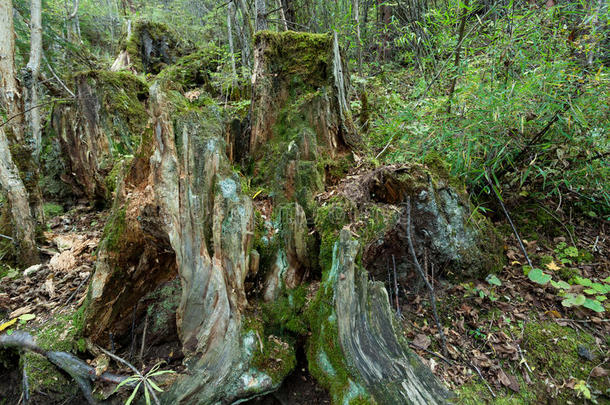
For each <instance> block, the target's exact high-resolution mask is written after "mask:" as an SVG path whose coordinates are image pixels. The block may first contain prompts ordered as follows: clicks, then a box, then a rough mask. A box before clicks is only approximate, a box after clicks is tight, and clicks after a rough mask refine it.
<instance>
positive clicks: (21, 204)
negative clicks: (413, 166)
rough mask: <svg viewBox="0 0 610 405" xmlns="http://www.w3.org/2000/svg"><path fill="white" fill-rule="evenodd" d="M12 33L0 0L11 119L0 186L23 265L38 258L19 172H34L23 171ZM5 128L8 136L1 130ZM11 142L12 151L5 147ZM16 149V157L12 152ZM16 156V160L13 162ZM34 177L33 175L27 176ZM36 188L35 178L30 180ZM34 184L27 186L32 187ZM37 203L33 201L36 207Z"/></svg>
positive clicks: (2, 77)
mask: <svg viewBox="0 0 610 405" xmlns="http://www.w3.org/2000/svg"><path fill="white" fill-rule="evenodd" d="M14 58H15V34H14V30H13V7H12V2H11V1H10V0H2V1H1V2H0V105H1V106H2V107H3V109H4V111H5V112H6V115H7V117H12V119H11V121H10V122H9V123H8V124H7V125H5V127H4V128H1V129H0V154H1V155H2V156H1V157H2V159H1V160H2V162H1V163H0V172H1V173H0V176H1V181H2V187H3V188H4V189H5V190H6V191H7V194H8V198H9V203H10V205H11V214H12V218H13V224H14V234H15V238H14V239H15V241H16V242H17V243H18V248H19V251H18V257H19V259H20V261H21V262H23V263H24V264H35V263H37V262H38V261H39V256H38V251H37V249H36V242H35V221H34V218H33V216H32V211H31V208H30V195H29V194H28V190H27V189H26V185H25V184H24V182H23V181H22V179H21V177H20V175H19V173H20V170H19V169H20V168H21V169H22V170H23V169H26V170H23V171H25V173H35V172H31V171H30V170H27V169H29V168H31V167H32V166H33V167H35V165H32V162H31V155H30V153H29V148H26V147H25V142H26V139H25V132H24V121H23V104H22V100H21V92H20V88H19V85H18V83H17V77H16V73H15V59H14ZM5 130H8V131H9V136H7V134H6V133H5ZM9 138H10V140H11V141H12V144H13V145H12V146H13V148H12V151H11V149H10V148H9ZM15 152H17V156H14V155H13V153H15ZM14 158H15V159H18V161H15V160H14ZM31 178H32V179H37V176H31ZM33 184H34V187H36V181H35V180H34V181H33ZM34 187H31V188H32V189H33V188H34ZM38 205H39V204H33V206H38Z"/></svg>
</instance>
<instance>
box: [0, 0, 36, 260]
mask: <svg viewBox="0 0 610 405" xmlns="http://www.w3.org/2000/svg"><path fill="white" fill-rule="evenodd" d="M2 2H3V3H5V2H6V0H3V1H2ZM0 186H2V188H3V189H4V190H5V191H6V193H7V195H8V200H9V205H10V207H11V216H12V218H13V238H14V240H15V242H17V249H18V251H17V256H18V258H19V262H20V263H21V264H22V265H24V266H30V265H33V264H36V263H38V262H39V261H40V259H39V256H38V250H37V249H36V239H35V235H36V227H35V224H34V219H33V218H32V215H31V214H30V205H29V203H28V193H27V191H26V189H25V186H24V185H23V181H21V177H19V169H17V166H16V165H15V163H14V162H13V159H12V157H11V153H10V150H9V146H8V140H7V139H6V134H5V133H4V129H3V128H0Z"/></svg>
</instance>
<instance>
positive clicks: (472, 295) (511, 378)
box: [0, 202, 610, 405]
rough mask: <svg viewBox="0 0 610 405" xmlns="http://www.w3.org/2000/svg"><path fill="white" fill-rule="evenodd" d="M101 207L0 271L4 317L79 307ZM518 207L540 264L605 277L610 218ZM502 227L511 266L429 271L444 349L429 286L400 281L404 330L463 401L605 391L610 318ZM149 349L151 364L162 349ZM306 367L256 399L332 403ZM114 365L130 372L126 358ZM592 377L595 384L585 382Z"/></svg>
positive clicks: (39, 321) (73, 215) (65, 224)
mask: <svg viewBox="0 0 610 405" xmlns="http://www.w3.org/2000/svg"><path fill="white" fill-rule="evenodd" d="M519 206H521V207H523V206H527V204H523V202H521V203H517V202H515V203H514V204H513V208H514V210H515V212H517V211H518V210H517V208H516V207H519ZM544 210H545V211H542V212H549V211H548V210H549V209H548V208H546V207H544ZM106 217H107V212H106V211H101V212H96V211H94V210H92V209H90V208H88V207H86V206H78V207H76V208H74V209H72V210H70V211H69V212H67V213H65V214H62V215H59V216H56V217H54V218H52V219H51V220H50V221H49V224H50V225H49V228H48V230H47V231H46V232H45V239H46V240H47V244H45V245H44V246H43V247H42V248H41V251H42V253H43V254H44V255H45V256H46V257H47V260H46V261H45V262H44V263H43V264H42V265H39V266H35V267H33V268H30V269H28V270H26V271H25V272H24V273H23V274H21V273H15V271H11V272H9V273H8V274H6V275H5V276H4V278H3V279H2V283H0V317H1V318H3V319H12V318H14V317H16V316H19V315H23V314H34V315H36V318H35V319H33V320H31V321H29V322H30V324H29V325H28V326H29V327H43V326H44V325H45V324H46V323H48V322H49V320H50V319H51V318H57V317H58V316H62V314H70V313H74V312H75V311H76V310H77V308H78V307H79V306H80V304H82V302H83V301H84V299H85V296H86V285H87V282H88V280H89V278H90V277H91V275H92V271H93V268H94V262H95V253H96V248H97V246H98V244H99V241H100V237H101V234H102V231H103V225H104V224H105V220H106ZM515 217H516V221H515V222H516V224H517V228H518V229H521V230H522V231H523V236H522V238H523V242H524V245H525V247H526V250H527V252H528V255H529V257H530V259H531V260H532V262H533V264H534V267H537V268H541V269H542V270H543V271H544V273H545V274H549V275H550V276H551V277H552V278H553V279H555V280H557V281H559V280H565V281H566V282H567V281H570V282H571V283H573V282H574V277H580V279H589V280H602V279H606V282H608V279H607V277H608V276H610V258H609V257H608V254H607V252H608V251H609V249H610V236H609V231H610V224H608V223H607V222H605V221H603V220H596V219H593V218H589V217H586V216H583V217H580V218H572V219H571V220H570V218H569V217H568V218H564V217H563V215H562V213H561V212H555V213H554V214H552V217H549V216H545V219H547V220H549V221H547V222H544V223H538V222H536V216H535V215H533V214H532V213H531V212H527V210H525V211H523V212H520V213H519V214H516V215H515ZM549 218H550V219H549ZM496 226H497V227H498V229H500V230H501V232H502V234H503V235H504V237H505V246H504V248H505V254H506V265H505V266H504V268H503V270H502V271H500V272H499V273H498V274H497V279H496V278H493V279H492V278H489V277H488V279H487V280H473V281H470V282H464V283H461V284H450V283H448V282H446V281H444V280H443V279H442V278H441V277H434V278H431V281H432V282H433V285H434V293H435V301H436V304H437V305H438V307H439V318H440V319H439V321H440V323H441V324H442V325H443V330H444V335H445V336H446V340H447V344H446V352H445V353H444V354H443V352H444V349H443V345H442V344H441V339H440V335H439V334H438V330H437V327H436V323H435V319H434V315H433V313H432V310H431V306H430V300H429V295H428V292H427V291H426V290H425V289H423V288H422V289H420V290H418V291H414V290H411V289H409V288H403V286H401V287H400V289H401V291H402V293H399V298H400V315H399V318H400V319H401V320H402V322H403V325H404V326H405V328H404V330H405V331H406V332H405V337H406V338H407V339H408V341H409V342H411V344H412V347H413V348H414V349H415V351H416V352H417V353H418V354H419V356H420V357H421V358H422V360H423V361H424V363H426V364H427V365H428V366H429V367H430V368H431V369H432V370H433V372H434V373H435V374H436V375H437V376H438V377H439V378H440V379H442V381H444V382H445V384H446V385H447V386H449V387H450V388H451V389H453V390H455V392H457V393H458V401H459V402H462V403H480V402H481V401H482V400H488V401H490V402H494V401H493V400H494V398H504V399H508V400H509V402H510V400H513V401H516V402H515V403H527V402H530V403H531V402H535V401H536V400H535V399H534V398H538V399H539V398H541V397H546V398H550V399H553V398H555V400H556V401H559V403H563V402H567V401H570V400H573V399H574V398H579V397H587V396H589V398H593V399H595V398H596V397H597V398H598V399H600V400H602V399H603V398H606V399H607V398H608V397H607V395H608V393H607V392H604V391H605V390H606V389H608V387H609V386H610V384H609V381H608V380H609V378H610V377H609V371H608V369H609V368H610V367H609V366H608V361H609V360H610V351H609V347H610V345H609V344H610V338H609V337H610V322H609V319H607V317H606V316H605V313H600V314H596V313H595V312H593V311H591V310H589V309H586V308H584V307H582V306H573V307H565V306H563V305H562V303H561V302H562V299H563V298H565V297H561V296H560V295H559V294H558V292H557V290H556V289H555V288H553V287H552V286H551V285H550V284H546V285H542V284H538V283H535V282H533V281H532V280H531V279H530V278H529V277H528V276H527V275H525V274H524V270H523V268H524V264H526V263H527V259H526V258H525V256H524V254H523V252H522V251H521V249H520V247H519V243H518V242H517V239H516V237H515V236H514V235H513V234H512V232H511V228H510V226H509V224H508V223H507V221H506V220H504V219H499V220H498V222H497V223H496ZM545 233H547V234H552V235H555V236H553V237H547V236H545ZM570 247H575V249H571V248H570ZM413 284H414V285H415V284H417V283H413ZM584 284H586V283H584ZM404 287H406V286H404ZM585 290H587V287H586V286H583V285H579V284H574V283H573V285H570V287H569V291H570V293H576V294H580V293H583V291H585ZM600 295H604V294H601V293H600ZM57 338H58V339H61V335H60V336H58V337H57ZM153 357H154V355H153V356H152V357H150V356H149V357H148V358H147V359H146V363H147V364H148V363H150V364H154V363H156V362H157V361H159V360H163V359H162V358H159V359H157V358H153ZM111 369H112V367H111ZM306 369H307V366H306V360H305V358H304V355H303V356H300V359H299V364H298V366H297V369H296V371H295V372H294V373H293V374H292V375H291V376H290V377H289V378H288V379H287V380H286V382H285V383H284V385H283V386H282V387H281V389H280V390H279V391H278V392H276V393H274V394H272V395H268V396H266V397H263V398H259V399H256V400H253V401H251V402H250V403H251V404H258V405H261V404H269V405H274V404H285V403H291V404H308V405H316V404H320V405H322V404H329V403H330V398H329V396H328V394H327V393H326V392H325V391H324V390H323V389H321V388H320V387H319V386H318V385H317V384H316V383H315V381H314V380H313V378H312V377H311V376H310V375H309V373H308V372H307V371H306ZM112 371H114V372H116V373H126V374H129V372H128V371H127V370H126V369H114V370H112ZM582 381H584V382H585V384H584V385H582ZM586 387H589V388H587V389H588V390H589V392H585V391H584V388H586ZM602 401H603V400H602ZM552 402H553V401H551V403H552ZM602 403H603V402H602Z"/></svg>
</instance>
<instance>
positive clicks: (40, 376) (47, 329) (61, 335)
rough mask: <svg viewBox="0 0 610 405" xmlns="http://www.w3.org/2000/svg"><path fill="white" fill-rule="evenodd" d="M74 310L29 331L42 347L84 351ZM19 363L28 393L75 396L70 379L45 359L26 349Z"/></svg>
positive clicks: (60, 397)
mask: <svg viewBox="0 0 610 405" xmlns="http://www.w3.org/2000/svg"><path fill="white" fill-rule="evenodd" d="M81 308H82V307H81ZM77 313H78V312H77ZM77 313H75V314H59V315H55V316H54V317H53V318H51V319H49V320H47V321H46V322H45V323H43V324H41V325H39V326H37V327H32V328H29V329H30V330H29V332H30V333H32V335H34V337H35V339H36V342H37V343H38V345H39V346H40V347H42V348H43V349H45V350H49V351H64V352H72V353H77V352H79V351H84V350H85V348H86V344H85V341H84V339H83V338H82V337H81V336H80V333H81V331H82V325H81V324H80V323H79V319H80V318H79V315H77ZM22 362H25V368H26V372H27V374H28V377H29V382H30V392H43V393H45V394H47V395H48V396H49V397H47V398H53V399H54V400H57V399H62V400H67V399H69V398H72V397H74V396H76V395H78V392H79V389H78V386H77V385H76V384H75V383H74V382H73V380H72V379H71V378H70V377H69V376H67V375H66V374H64V373H62V372H61V371H59V370H58V369H57V367H55V366H54V365H53V364H51V363H50V362H49V361H48V360H47V359H46V358H44V357H42V356H40V355H38V354H35V353H31V352H27V353H24V354H23V358H22Z"/></svg>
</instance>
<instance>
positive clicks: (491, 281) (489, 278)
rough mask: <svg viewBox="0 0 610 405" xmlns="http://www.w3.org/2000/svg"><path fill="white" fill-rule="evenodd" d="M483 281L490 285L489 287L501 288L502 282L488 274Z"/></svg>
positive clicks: (493, 275)
mask: <svg viewBox="0 0 610 405" xmlns="http://www.w3.org/2000/svg"><path fill="white" fill-rule="evenodd" d="M485 280H486V281H487V282H488V283H489V284H491V285H497V286H501V285H502V281H500V279H499V278H498V277H497V276H496V275H495V274H490V275H488V276H487V277H486V278H485Z"/></svg>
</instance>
